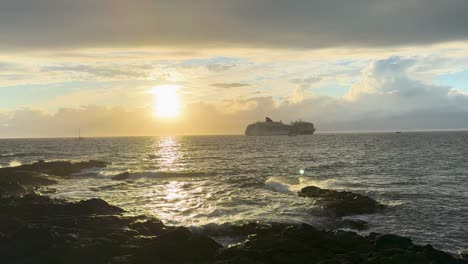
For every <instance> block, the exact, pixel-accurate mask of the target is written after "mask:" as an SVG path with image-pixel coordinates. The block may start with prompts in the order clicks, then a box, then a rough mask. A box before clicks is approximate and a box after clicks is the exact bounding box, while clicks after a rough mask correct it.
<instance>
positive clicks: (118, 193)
mask: <svg viewBox="0 0 468 264" xmlns="http://www.w3.org/2000/svg"><path fill="white" fill-rule="evenodd" d="M89 159H98V160H104V161H108V162H111V165H109V166H108V167H107V168H101V169H94V170H87V171H83V172H81V173H79V174H76V175H74V176H73V177H72V178H71V179H68V180H63V181H61V182H60V183H59V184H58V185H53V186H51V187H50V189H49V190H48V191H47V195H49V196H52V197H55V198H65V199H68V200H80V199H89V198H94V197H96V198H102V199H104V200H106V201H108V202H109V203H111V204H114V205H117V206H120V207H122V208H124V209H125V210H126V211H127V214H131V215H138V214H150V215H154V216H155V217H158V218H159V219H161V220H162V221H163V222H164V223H165V224H170V225H183V226H189V227H191V228H193V229H203V228H208V227H210V226H213V225H220V224H223V223H243V222H251V221H255V222H260V223H268V222H286V223H298V222H304V223H309V224H312V225H315V226H318V227H321V226H326V225H327V223H328V222H330V221H332V219H330V216H329V215H328V214H327V213H326V212H325V210H324V209H322V208H320V207H319V206H317V205H316V204H314V201H313V200H312V199H310V198H301V197H298V196H297V192H298V191H299V190H300V189H301V188H303V187H305V186H308V185H315V186H318V187H322V188H329V189H335V190H348V191H353V192H357V193H361V194H365V195H368V196H370V197H372V198H374V199H376V200H378V201H380V202H381V203H383V204H386V205H388V208H387V209H385V210H383V211H382V212H379V213H377V214H371V215H360V216H353V217H350V218H355V219H356V218H357V219H363V220H365V221H368V222H369V230H366V231H363V232H364V233H367V232H379V233H394V234H399V235H404V236H408V237H410V238H411V239H413V241H414V242H416V243H420V244H427V243H429V244H432V245H433V246H435V247H437V248H439V249H443V250H447V251H450V252H456V251H457V250H460V249H465V248H467V247H468V132H417V133H416V132H411V133H401V134H396V133H356V134H351V133H350V134H345V133H343V134H315V135H313V136H297V137H288V136H277V137H246V136H180V137H122V138H86V139H85V140H76V139H71V138H57V139H0V166H3V167H8V166H16V165H19V164H25V163H31V162H34V161H37V160H46V161H50V160H71V161H81V160H89ZM125 171H129V172H130V173H131V179H130V180H125V181H117V180H113V179H112V176H114V175H117V174H119V173H122V172H125Z"/></svg>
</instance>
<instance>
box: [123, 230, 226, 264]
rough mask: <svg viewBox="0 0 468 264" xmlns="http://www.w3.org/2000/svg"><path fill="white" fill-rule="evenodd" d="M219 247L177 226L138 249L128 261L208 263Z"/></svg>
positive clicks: (204, 237)
mask: <svg viewBox="0 0 468 264" xmlns="http://www.w3.org/2000/svg"><path fill="white" fill-rule="evenodd" d="M220 248H221V245H219V244H218V243H216V242H215V241H214V240H213V239H211V238H209V237H206V236H197V235H193V234H192V232H190V230H188V229H187V228H185V227H179V228H176V229H175V230H173V231H170V232H167V233H165V234H163V235H161V236H158V237H156V238H155V239H153V240H152V242H151V243H149V244H147V245H146V246H144V247H143V248H142V249H139V250H138V251H137V252H136V253H135V255H134V256H132V257H131V259H130V262H129V263H148V262H154V263H210V262H212V261H213V259H214V256H215V254H216V252H217V251H218V250H219V249H220Z"/></svg>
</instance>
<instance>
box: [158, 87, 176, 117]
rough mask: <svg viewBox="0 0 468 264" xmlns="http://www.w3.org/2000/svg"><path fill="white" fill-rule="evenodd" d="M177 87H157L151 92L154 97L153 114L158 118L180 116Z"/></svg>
mask: <svg viewBox="0 0 468 264" xmlns="http://www.w3.org/2000/svg"><path fill="white" fill-rule="evenodd" d="M179 89H180V86H178V85H159V86H156V87H154V88H153V89H152V90H151V92H152V93H153V94H154V96H155V100H154V114H155V116H157V117H160V118H175V117H177V116H179V115H180V107H181V102H180V97H179Z"/></svg>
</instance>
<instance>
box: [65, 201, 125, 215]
mask: <svg viewBox="0 0 468 264" xmlns="http://www.w3.org/2000/svg"><path fill="white" fill-rule="evenodd" d="M69 207H70V210H71V211H74V213H75V214H100V215H104V214H109V215H110V214H119V213H123V212H124V210H123V209H121V208H119V207H117V206H113V205H110V204H108V203H107V202H106V201H104V200H102V199H96V198H94V199H90V200H84V201H79V202H77V203H74V204H70V205H69Z"/></svg>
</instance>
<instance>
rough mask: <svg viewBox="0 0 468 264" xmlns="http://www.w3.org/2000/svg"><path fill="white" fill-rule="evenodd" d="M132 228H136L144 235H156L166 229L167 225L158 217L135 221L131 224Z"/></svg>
mask: <svg viewBox="0 0 468 264" xmlns="http://www.w3.org/2000/svg"><path fill="white" fill-rule="evenodd" d="M129 227H130V228H132V229H134V230H136V231H137V232H138V233H140V234H141V235H144V236H156V235H160V234H162V233H163V232H165V231H166V227H165V226H164V224H163V223H162V222H161V220H158V219H152V220H146V221H144V222H135V223H132V224H130V226H129Z"/></svg>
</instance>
